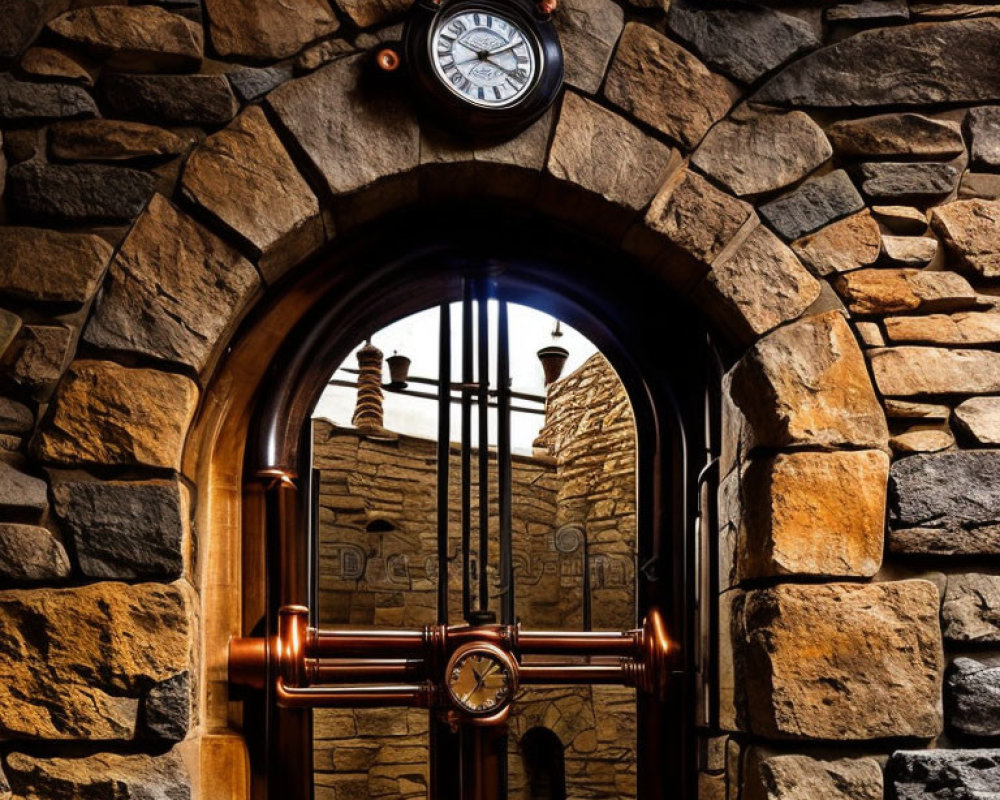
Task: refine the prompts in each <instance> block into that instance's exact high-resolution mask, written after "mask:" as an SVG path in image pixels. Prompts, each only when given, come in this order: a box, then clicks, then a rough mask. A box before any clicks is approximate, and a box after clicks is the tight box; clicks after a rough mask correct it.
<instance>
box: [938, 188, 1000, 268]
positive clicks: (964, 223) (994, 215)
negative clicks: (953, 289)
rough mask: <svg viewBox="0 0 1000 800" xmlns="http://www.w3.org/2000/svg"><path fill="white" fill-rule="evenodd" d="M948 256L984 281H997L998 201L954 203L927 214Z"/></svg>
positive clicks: (999, 246)
mask: <svg viewBox="0 0 1000 800" xmlns="http://www.w3.org/2000/svg"><path fill="white" fill-rule="evenodd" d="M931 226H932V227H933V228H934V232H935V233H937V235H938V236H940V237H941V239H942V240H943V241H944V244H945V248H946V249H947V251H948V254H949V255H950V256H951V257H952V258H954V259H955V260H956V262H957V263H958V264H959V265H960V266H963V267H965V268H966V269H969V270H972V271H973V272H977V273H979V274H980V275H982V276H983V277H985V278H996V277H1000V244H998V242H1000V201H997V200H982V199H972V200H956V201H955V202H953V203H948V204H946V205H943V206H938V207H937V208H935V209H934V210H933V211H932V212H931Z"/></svg>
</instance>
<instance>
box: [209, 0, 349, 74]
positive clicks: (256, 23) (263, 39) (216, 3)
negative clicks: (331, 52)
mask: <svg viewBox="0 0 1000 800" xmlns="http://www.w3.org/2000/svg"><path fill="white" fill-rule="evenodd" d="M205 6H206V9H207V10H208V18H209V21H210V23H211V25H210V27H209V36H210V37H211V39H212V44H213V46H214V47H215V49H216V50H217V51H218V53H219V55H221V56H243V57H245V58H254V59H266V60H277V59H281V58H287V57H288V56H292V55H295V54H296V53H297V52H298V51H299V50H301V49H302V48H303V47H304V46H305V45H307V44H309V43H310V42H312V41H315V40H316V39H319V38H320V37H323V36H326V35H328V34H331V33H333V32H334V31H336V30H337V29H338V28H339V27H340V23H339V22H338V21H337V17H336V16H335V15H334V13H333V10H332V9H331V8H330V6H329V4H328V3H327V2H326V0H207V1H206V3H205Z"/></svg>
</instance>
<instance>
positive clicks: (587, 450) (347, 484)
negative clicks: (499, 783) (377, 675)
mask: <svg viewBox="0 0 1000 800" xmlns="http://www.w3.org/2000/svg"><path fill="white" fill-rule="evenodd" d="M547 395H548V396H547V402H546V416H545V425H544V427H543V430H542V432H541V434H540V436H539V437H538V440H537V442H536V446H535V452H534V455H532V456H515V457H514V461H513V465H512V472H513V475H512V478H513V480H512V485H513V492H512V496H513V503H512V508H513V520H512V532H513V543H514V571H515V578H516V608H517V614H518V617H519V619H520V620H521V622H522V624H523V625H524V626H525V628H527V629H534V630H582V629H584V628H585V626H586V620H585V619H584V609H583V601H582V598H583V595H584V579H583V570H584V555H585V553H587V554H588V558H589V561H590V570H591V580H590V590H591V600H592V604H593V611H592V613H591V618H590V625H591V627H592V628H593V629H604V630H628V629H630V628H632V627H634V626H635V624H636V623H635V604H634V594H635V571H634V562H635V455H636V453H635V426H634V422H633V418H632V412H631V407H630V406H629V402H628V398H627V396H626V394H625V389H624V386H622V384H621V381H620V380H619V379H618V376H617V375H616V374H615V372H614V370H613V369H612V368H611V366H610V365H609V364H608V362H607V361H606V360H605V359H604V357H603V356H601V355H599V354H597V355H594V356H592V357H591V358H590V359H588V360H587V362H586V363H585V364H584V365H583V366H581V367H580V368H579V369H578V370H576V371H574V372H573V373H572V374H571V375H568V376H566V377H565V378H563V379H562V380H560V381H558V382H556V383H554V384H551V385H550V386H549V388H548V392H547ZM385 425H386V428H387V431H384V432H380V434H379V435H378V436H377V437H373V436H367V435H365V434H364V432H362V431H360V430H357V429H354V428H343V427H339V426H337V425H334V424H333V423H331V422H329V421H328V420H322V419H320V420H316V421H314V423H313V466H314V468H315V469H316V470H318V476H319V534H318V535H319V581H318V585H317V588H318V592H319V603H320V608H319V617H320V622H321V624H323V625H324V626H328V627H329V626H335V625H340V626H344V625H348V626H353V625H359V626H365V627H371V626H376V627H378V626H383V627H401V626H405V627H421V626H424V625H433V624H435V623H436V621H437V608H436V605H437V579H438V574H437V573H438V570H437V513H436V486H437V465H436V450H437V444H436V442H434V441H430V440H426V439H419V438H414V437H410V436H406V435H402V434H393V433H391V431H392V427H393V420H392V419H391V418H387V419H386V420H385ZM459 459H460V454H459V452H458V451H457V450H454V449H453V452H452V456H451V464H450V475H451V476H453V478H454V477H456V476H458V475H459V474H460V460H459ZM496 479H497V478H496V459H495V457H494V455H493V454H491V455H490V477H489V480H490V485H491V486H495V485H496ZM472 485H473V487H478V455H477V453H476V451H473V470H472ZM449 489H450V495H451V502H450V504H449V508H450V509H451V513H450V514H449V525H450V532H451V535H450V541H449V553H450V569H449V581H448V585H449V613H450V616H451V619H452V620H459V619H461V618H462V580H461V535H460V531H461V516H460V510H461V499H460V495H459V491H460V485H459V483H458V481H457V480H454V479H453V480H452V481H451V483H450V486H449ZM478 509H479V499H478V491H473V496H472V518H473V520H477V519H478V513H479V511H478ZM489 519H490V526H489V530H490V541H491V544H492V545H493V546H492V547H491V553H490V558H489V564H490V565H492V566H490V567H489V575H490V581H489V584H490V597H491V605H492V607H494V608H495V607H496V606H497V604H498V603H499V589H500V580H499V576H498V575H497V573H496V570H495V565H496V564H497V560H498V551H497V549H496V546H497V542H498V537H497V522H498V516H497V506H496V500H495V498H493V499H492V501H491V504H490V512H489ZM476 536H477V534H476V533H475V530H474V531H473V537H474V538H475V537H476ZM584 538H586V546H585V544H584ZM476 557H478V554H476ZM474 560H475V559H474ZM473 566H474V565H473ZM535 727H544V728H547V729H549V730H550V731H552V732H553V733H554V734H555V735H556V736H557V737H558V738H559V741H560V743H561V744H562V746H563V747H564V749H565V752H564V758H565V775H566V786H567V792H568V795H569V796H571V797H574V798H608V799H609V800H610V799H612V798H629V797H634V796H635V736H636V732H635V693H634V691H632V690H628V689H625V688H623V687H589V686H581V687H569V686H563V687H552V688H549V687H545V688H534V687H531V688H528V687H525V688H522V689H521V690H520V691H519V692H518V696H517V699H516V701H515V705H514V709H513V711H512V713H511V718H510V737H511V738H510V741H511V745H510V747H511V750H510V758H509V796H510V798H511V800H515V799H517V798H524V800H530V795H529V794H528V793H527V792H528V790H529V787H528V785H527V780H526V773H525V766H524V762H523V759H522V757H521V753H520V748H519V743H520V742H521V740H522V738H523V737H524V735H525V734H526V733H527V732H528V731H529V730H531V729H533V728H535ZM314 735H315V740H314V761H315V769H316V797H317V800H339V798H342V797H343V798H346V797H352V798H353V797H379V798H382V799H383V800H404V798H424V797H426V794H427V761H428V759H427V746H428V744H427V716H426V713H424V712H420V713H412V712H411V713H407V714H399V713H396V712H394V711H386V710H368V709H360V710H356V711H339V710H338V711H327V710H320V711H317V712H316V714H315V724H314Z"/></svg>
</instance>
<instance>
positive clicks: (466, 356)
mask: <svg viewBox="0 0 1000 800" xmlns="http://www.w3.org/2000/svg"><path fill="white" fill-rule="evenodd" d="M471 385H472V284H471V282H470V281H469V280H468V278H467V279H466V280H465V282H464V285H463V288H462V616H463V617H464V618H465V621H466V622H469V623H471V622H472V619H471V615H472V569H471V560H470V558H471V550H472V394H471V389H469V387H470V386H471Z"/></svg>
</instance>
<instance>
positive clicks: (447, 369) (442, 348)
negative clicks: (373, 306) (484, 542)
mask: <svg viewBox="0 0 1000 800" xmlns="http://www.w3.org/2000/svg"><path fill="white" fill-rule="evenodd" d="M438 358H439V362H440V363H439V365H438V378H439V383H438V442H437V556H438V597H437V603H438V610H437V612H438V616H437V620H438V624H440V625H446V624H447V623H448V478H449V466H450V465H449V463H448V460H449V458H450V457H451V309H450V308H449V306H448V304H447V303H443V304H442V305H441V322H440V325H439V328H438Z"/></svg>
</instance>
